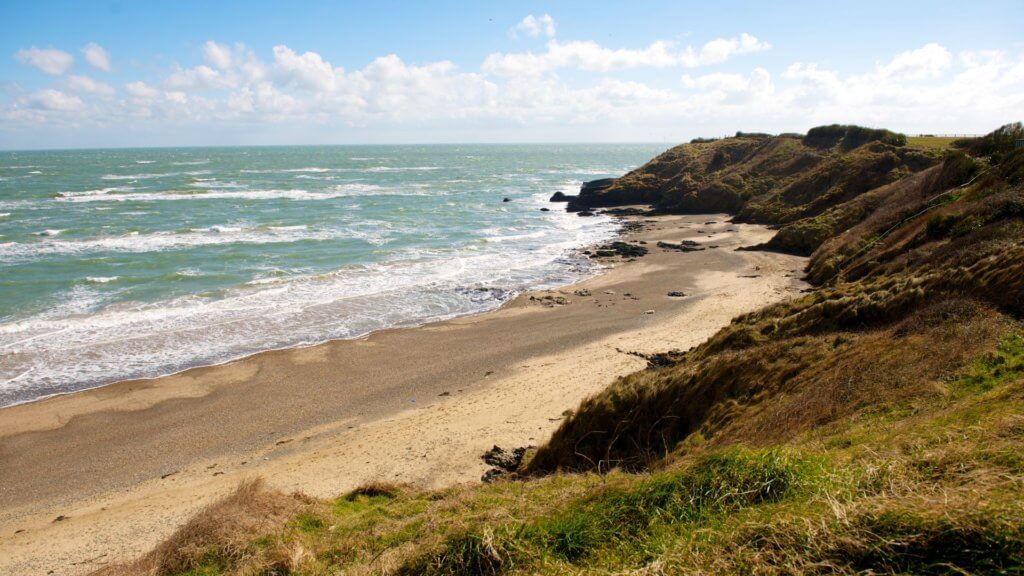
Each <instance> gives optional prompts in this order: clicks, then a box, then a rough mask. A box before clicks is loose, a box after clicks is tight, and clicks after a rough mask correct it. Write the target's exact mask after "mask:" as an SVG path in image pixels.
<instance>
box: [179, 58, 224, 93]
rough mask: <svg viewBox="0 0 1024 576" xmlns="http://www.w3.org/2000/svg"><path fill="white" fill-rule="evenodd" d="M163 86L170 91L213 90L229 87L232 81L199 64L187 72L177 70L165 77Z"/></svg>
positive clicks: (180, 69)
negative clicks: (170, 89)
mask: <svg viewBox="0 0 1024 576" xmlns="http://www.w3.org/2000/svg"><path fill="white" fill-rule="evenodd" d="M164 84H166V85H167V87H168V88H172V89H197V90H214V89H218V88H228V87H231V86H232V85H233V81H232V80H231V79H229V78H226V77H224V76H223V75H222V74H221V73H220V72H218V71H216V70H214V69H213V68H210V67H209V66H206V65H203V64H200V65H199V66H196V67H195V68H189V69H187V70H186V69H182V68H178V69H177V70H175V71H174V72H173V73H171V75H170V76H168V77H167V79H166V80H165V81H164Z"/></svg>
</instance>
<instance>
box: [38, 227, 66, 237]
mask: <svg viewBox="0 0 1024 576" xmlns="http://www.w3.org/2000/svg"><path fill="white" fill-rule="evenodd" d="M61 232H64V230H61V229H59V228H50V229H47V230H43V231H41V232H37V233H36V236H58V235H59V234H60V233H61Z"/></svg>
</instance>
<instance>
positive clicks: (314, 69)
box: [274, 45, 334, 91]
mask: <svg viewBox="0 0 1024 576" xmlns="http://www.w3.org/2000/svg"><path fill="white" fill-rule="evenodd" d="M274 66H275V68H276V69H277V71H278V73H279V75H280V76H281V78H282V79H283V80H284V81H285V82H286V83H288V84H293V85H296V86H299V87H301V88H305V89H307V90H313V91H329V90H332V89H333V88H334V68H333V67H332V66H331V64H330V63H329V62H327V61H325V60H324V59H323V58H321V57H320V55H319V54H317V53H316V52H303V53H302V54H297V53H296V52H295V51H294V50H292V49H291V48H289V47H287V46H284V45H278V46H274Z"/></svg>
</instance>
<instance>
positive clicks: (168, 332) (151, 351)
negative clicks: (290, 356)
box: [0, 193, 616, 405]
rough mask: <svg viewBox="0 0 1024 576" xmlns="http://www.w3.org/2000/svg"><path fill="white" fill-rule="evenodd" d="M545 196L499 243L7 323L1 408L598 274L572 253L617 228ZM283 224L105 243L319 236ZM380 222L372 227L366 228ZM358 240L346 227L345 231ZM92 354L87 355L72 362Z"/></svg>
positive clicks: (363, 330)
mask: <svg viewBox="0 0 1024 576" xmlns="http://www.w3.org/2000/svg"><path fill="white" fill-rule="evenodd" d="M546 196H547V194H546V193H545V194H537V195H535V196H532V197H530V198H528V199H527V200H526V202H527V205H528V206H530V210H531V212H530V213H529V214H527V215H525V216H523V217H522V218H520V219H519V220H517V221H518V222H520V225H519V228H520V229H518V230H510V229H508V227H505V228H498V229H497V230H498V232H500V234H499V235H500V236H502V237H503V239H502V240H498V241H496V242H484V243H479V242H476V243H474V242H470V243H468V244H465V243H464V244H454V245H444V246H443V247H438V248H423V247H407V248H404V249H398V250H395V251H393V252H391V253H389V254H388V255H387V260H386V261H383V262H379V263H376V264H371V265H351V266H347V267H345V268H342V269H340V270H338V271H336V272H332V273H328V274H319V275H307V276H287V275H284V276H268V277H266V278H254V279H253V280H251V281H250V282H249V283H247V284H244V285H241V286H239V287H237V288H235V289H232V290H229V291H228V292H227V293H225V294H222V295H221V296H219V297H217V298H213V297H202V296H196V295H193V296H185V297H179V298H175V299H173V300H169V301H164V302H157V303H149V304H125V305H117V306H108V307H106V308H103V309H100V310H96V311H92V312H91V313H88V314H84V315H83V314H64V315H54V314H47V315H45V316H36V317H30V318H27V319H24V320H21V321H17V322H9V323H6V324H0V354H4V359H5V362H4V363H3V365H0V405H2V404H10V403H14V402H19V401H24V400H28V399H31V398H35V397H39V396H41V395H45V394H52V393H57V392H63V391H68V390H71V389H81V388H86V387H90V386H95V385H99V384H103V383H105V382H109V381H114V380H122V379H126V378H135V377H148V376H157V375H161V374H168V373H172V372H176V371H178V370H181V369H184V368H187V367H190V366H195V365H202V364H211V363H217V362H223V361H227V360H230V359H233V358H238V357H240V356H244V355H247V354H251V353H253V352H257V351H259V350H268V349H275V348H283V347H292V346H298V345H304V344H311V343H316V342H322V341H324V340H329V339H335V338H355V337H360V336H363V335H365V334H367V333H369V332H372V331H375V330H380V329H385V328H390V327H396V326H409V325H415V324H420V323H424V322H429V321H434V320H441V319H445V318H451V317H454V316H459V315H464V314H469V313H474V312H481V311H484V310H488V309H492V308H495V307H497V306H499V305H500V304H501V303H502V302H503V301H505V300H506V299H507V298H508V297H509V296H510V295H512V294H514V293H515V292H516V291H520V290H524V289H529V288H536V287H541V286H552V285H559V284H563V283H567V282H571V281H575V280H577V279H579V278H580V277H582V276H584V275H587V274H589V273H591V272H590V271H591V269H592V266H593V265H592V264H590V263H589V262H588V261H577V260H574V259H572V258H571V256H570V255H571V251H572V250H573V249H575V248H579V247H581V246H584V245H587V244H591V243H595V242H600V241H603V240H605V239H607V238H609V237H611V236H612V235H613V234H614V232H615V229H616V226H615V224H614V222H613V221H612V220H611V219H610V218H608V217H604V216H597V217H594V218H579V217H577V216H575V215H574V214H567V213H564V212H559V211H552V212H543V213H542V212H539V211H538V210H536V208H538V207H540V206H544V205H545V204H546ZM531 204H532V205H531ZM278 228H282V229H281V230H271V229H261V230H253V229H249V228H246V229H243V230H242V231H240V232H230V233H226V234H225V233H216V232H187V233H183V234H168V235H153V234H146V235H138V236H136V237H133V238H127V239H123V240H120V239H108V240H105V241H104V242H116V243H117V245H118V246H119V247H121V248H124V249H130V248H129V247H130V246H136V245H140V244H146V243H150V244H152V243H157V244H159V243H165V242H175V241H181V240H180V239H181V238H187V239H191V240H196V239H199V238H202V239H203V241H216V239H218V238H224V237H236V236H240V235H246V234H260V235H264V236H267V235H270V236H274V235H304V236H308V235H311V234H316V233H317V232H315V231H309V230H298V229H296V228H297V227H294V226H281V227H278ZM383 228H384V226H378V225H367V226H365V227H362V230H363V232H366V231H369V230H371V229H383ZM506 232H507V233H506ZM351 236H352V230H347V231H346V237H351ZM173 238H178V239H179V240H170V239H173ZM151 247H152V246H151ZM2 252H3V249H2V247H0V253H2ZM183 272H184V271H180V272H179V273H183ZM93 297H95V296H89V298H93ZM75 298H79V299H83V298H86V295H83V294H77V295H75ZM89 302H90V304H89V305H90V306H92V304H91V302H93V301H89ZM65 312H67V310H66V311H65ZM85 357H87V358H88V361H87V362H82V361H79V360H76V359H81V358H85ZM29 371H30V374H29V375H28V376H23V374H25V373H26V372H29Z"/></svg>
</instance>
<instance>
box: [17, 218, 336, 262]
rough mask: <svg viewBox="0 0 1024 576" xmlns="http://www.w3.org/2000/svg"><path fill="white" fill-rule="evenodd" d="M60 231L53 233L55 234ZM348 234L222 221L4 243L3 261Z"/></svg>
mask: <svg viewBox="0 0 1024 576" xmlns="http://www.w3.org/2000/svg"><path fill="white" fill-rule="evenodd" d="M55 235H56V234H50V236H55ZM346 235H347V232H346V231H343V230H313V231H307V230H306V228H305V227H291V226H289V227H278V228H275V227H256V228H245V227H241V226H230V225H219V226H210V227H208V228H196V229H193V230H189V231H187V232H171V231H161V232H153V233H148V234H139V233H138V232H131V233H128V234H124V235H121V236H106V237H100V238H92V239H88V240H49V239H46V240H42V241H40V242H7V243H4V244H0V262H17V261H23V260H29V259H32V258H36V257H39V256H46V255H54V254H62V255H77V254H89V253H95V252H126V253H142V252H159V251H165V250H175V249H182V248H192V247H197V246H211V245H218V244H273V243H288V242H299V241H303V240H331V239H334V238H339V237H344V236H346Z"/></svg>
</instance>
